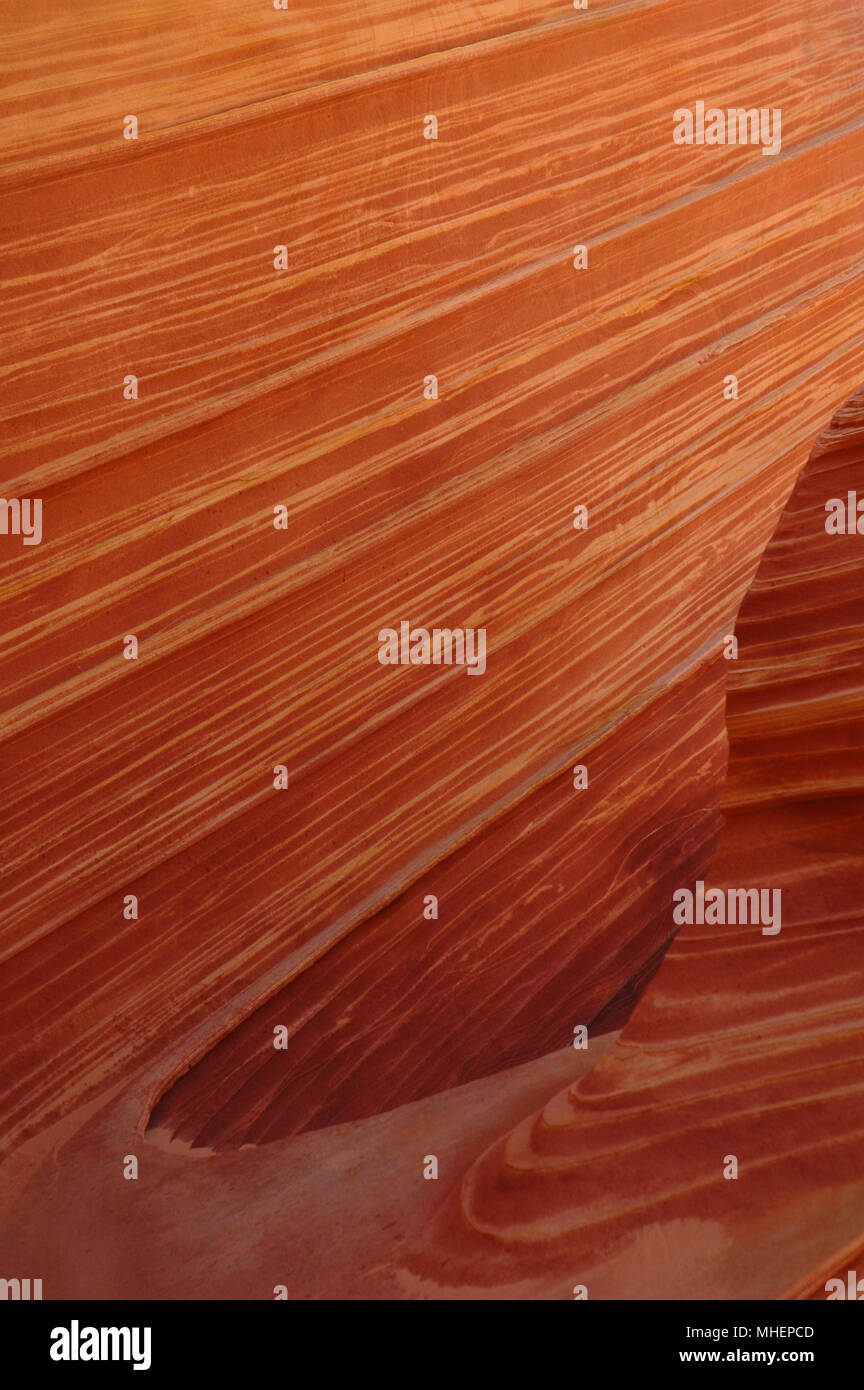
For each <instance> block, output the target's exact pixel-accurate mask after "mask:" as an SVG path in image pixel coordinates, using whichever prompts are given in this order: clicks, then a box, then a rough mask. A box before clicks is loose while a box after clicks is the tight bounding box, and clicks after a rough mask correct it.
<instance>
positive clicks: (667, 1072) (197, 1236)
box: [0, 0, 864, 1298]
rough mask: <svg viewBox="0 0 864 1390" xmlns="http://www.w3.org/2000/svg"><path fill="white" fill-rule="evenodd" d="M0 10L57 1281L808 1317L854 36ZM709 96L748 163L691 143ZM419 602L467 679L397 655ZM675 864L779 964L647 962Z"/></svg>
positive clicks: (781, 19) (823, 1096)
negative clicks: (461, 648) (689, 1303)
mask: <svg viewBox="0 0 864 1390" xmlns="http://www.w3.org/2000/svg"><path fill="white" fill-rule="evenodd" d="M202 16H203V17H202ZM3 23H4V24H5V25H8V26H10V34H11V39H12V40H14V42H13V43H10V45H8V46H6V51H7V56H6V57H5V58H3V59H2V62H3V66H4V69H5V71H4V77H5V83H4V86H5V90H6V92H7V98H6V101H5V103H4V106H3V107H2V108H0V134H2V135H3V136H4V147H5V148H6V150H7V160H6V164H5V166H4V169H3V171H2V174H0V183H2V191H3V195H4V205H5V208H6V213H7V216H6V231H5V233H4V238H3V239H4V263H5V267H6V276H7V281H8V291H7V294H6V297H5V300H4V303H3V306H2V310H0V312H2V314H3V316H4V321H5V327H6V332H5V333H4V335H3V340H4V343H5V344H6V353H7V364H6V368H5V373H4V375H5V380H6V385H7V395H8V398H9V405H8V406H7V408H6V411H5V415H6V423H7V449H8V458H7V459H6V461H5V464H4V480H5V481H4V485H3V490H4V495H5V496H7V497H39V498H41V499H42V502H43V509H44V538H43V541H42V543H41V544H40V545H38V546H34V547H23V546H22V545H21V542H20V538H19V537H15V536H11V535H3V536H0V587H2V593H3V599H4V603H3V615H4V623H3V630H2V635H0V651H2V671H3V681H2V683H0V699H2V727H0V735H2V757H0V804H2V806H3V815H2V822H3V826H2V849H3V865H4V884H3V888H2V923H0V952H2V956H0V960H2V966H0V971H2V978H0V998H2V1004H3V1017H4V1034H5V1038H4V1056H3V1063H2V1068H3V1075H4V1085H3V1099H2V1108H0V1118H2V1125H0V1131H2V1134H3V1136H4V1139H3V1147H4V1149H5V1150H6V1151H7V1153H8V1157H7V1161H6V1163H5V1164H4V1166H3V1168H2V1169H0V1194H2V1195H3V1198H4V1201H3V1206H4V1215H3V1221H4V1226H5V1229H6V1236H5V1248H6V1249H7V1250H8V1251H9V1252H11V1253H12V1254H14V1255H15V1256H18V1257H20V1258H21V1259H24V1258H25V1257H26V1263H27V1268H28V1269H29V1268H31V1267H32V1266H33V1264H34V1260H36V1262H37V1263H38V1264H39V1267H40V1268H41V1269H44V1275H43V1278H44V1280H45V1287H46V1297H51V1296H55V1297H57V1296H63V1295H64V1294H79V1293H82V1292H86V1293H89V1294H91V1295H92V1296H95V1297H116V1296H127V1297H128V1296H144V1297H187V1296H191V1297H201V1296H204V1297H232V1296H240V1297H250V1298H252V1297H270V1296H272V1287H273V1285H274V1284H276V1283H285V1284H287V1285H288V1286H289V1288H290V1291H291V1295H292V1296H293V1297H320V1296H326V1297H330V1296H349V1297H351V1296H368V1295H370V1294H371V1296H375V1297H394V1296H395V1297H408V1298H414V1297H450V1298H452V1297H457V1298H458V1297H483V1296H488V1295H489V1294H490V1293H491V1294H492V1295H493V1296H500V1297H509V1298H512V1297H569V1296H570V1289H571V1288H572V1285H573V1284H574V1283H577V1282H588V1283H589V1284H590V1287H591V1291H592V1296H597V1297H636V1296H644V1293H645V1288H646V1282H647V1283H650V1288H651V1291H652V1294H653V1295H654V1296H659V1297H690V1296H705V1297H717V1296H732V1297H777V1296H781V1295H788V1296H799V1295H801V1296H810V1294H812V1293H813V1291H814V1289H815V1290H816V1291H817V1292H818V1288H819V1287H820V1285H819V1279H820V1278H821V1276H822V1272H823V1270H833V1268H834V1264H833V1263H832V1262H834V1261H835V1260H842V1259H843V1258H845V1256H844V1251H845V1250H846V1249H847V1248H852V1247H854V1246H855V1242H856V1241H858V1242H859V1243H860V1239H861V1238H862V1228H864V1204H862V1200H861V1199H862V1193H861V1190H860V1180H859V1178H858V1177H857V1176H856V1171H855V1152H856V1146H857V1147H860V1144H859V1143H858V1140H857V1137H856V1133H857V1128H858V1127H859V1123H860V1119H861V1113H862V1112H861V1106H862V1090H861V1087H862V1085H864V1082H862V1065H861V1060H860V1053H861V1045H862V1037H861V1029H862V1022H861V1020H862V1013H861V997H860V996H861V987H860V962H859V961H858V951H859V950H860V946H856V941H860V938H861V929H860V926H861V924H860V921H859V920H858V919H859V917H860V892H859V889H860V886H861V885H860V878H861V858H860V851H859V849H858V842H859V841H860V827H861V816H860V810H861V807H860V799H859V798H860V793H861V785H860V784H861V771H862V761H861V760H862V734H861V717H862V704H861V693H860V690H861V667H860V655H859V653H860V641H858V638H859V626H860V623H859V618H858V613H859V612H860V597H861V595H860V592H859V591H860V586H861V584H862V582H864V579H862V575H864V567H862V560H860V559H859V556H861V555H864V550H862V547H864V539H862V538H861V537H855V536H849V537H842V536H829V535H828V534H827V532H826V531H825V529H824V502H825V500H826V499H827V497H828V496H835V495H837V496H843V495H845V492H846V490H847V489H854V488H855V487H856V486H857V487H860V488H861V491H862V495H864V482H862V481H861V479H862V471H864V470H862V463H864V444H862V439H864V430H862V414H861V401H860V398H854V399H853V393H854V391H855V389H856V388H857V387H858V386H859V385H860V383H861V382H862V381H864V335H862V332H861V328H860V318H861V316H860V303H861V276H862V250H864V223H862V219H861V207H860V185H861V178H860V175H861V124H862V120H864V105H862V98H861V92H860V81H859V77H858V72H859V67H860V63H859V53H860V45H861V40H862V37H864V35H862V18H861V13H860V8H859V7H858V6H857V4H856V3H854V0H828V3H826V4H824V5H823V6H821V7H820V8H819V9H818V11H815V10H813V11H804V12H801V13H797V12H796V14H795V15H794V17H793V16H790V14H789V12H788V10H787V8H786V7H784V6H782V5H780V4H779V3H777V2H776V0H759V3H757V4H755V5H754V3H753V0H746V3H745V0H725V2H724V5H723V7H722V15H721V14H719V13H718V11H717V10H716V9H715V7H699V6H693V5H692V4H690V3H689V0H688V2H687V3H685V0H650V2H649V0H646V3H641V4H636V5H633V4H629V3H628V4H624V3H613V2H611V0H610V3H606V4H603V3H600V0H597V3H596V4H592V6H591V8H590V9H589V11H587V12H585V13H577V12H575V11H573V10H572V8H569V7H567V6H566V5H562V4H560V3H558V2H557V0H556V2H555V3H552V2H551V0H521V2H520V0H486V3H480V4H474V5H471V6H454V5H452V4H449V3H448V4H445V3H443V0H436V3H432V4H429V5H424V6H421V7H418V8H417V10H416V13H414V12H413V11H412V13H411V15H410V17H409V16H407V15H406V12H405V7H404V6H403V5H401V4H400V5H396V4H395V3H394V4H391V3H390V0H374V3H373V4H369V5H367V6H365V7H364V16H363V18H362V19H360V20H358V18H357V10H356V7H355V6H354V5H353V4H352V5H349V4H347V2H346V3H341V0H340V3H337V4H333V5H328V6H327V7H326V9H323V8H322V7H320V6H317V5H306V6H299V7H296V6H294V7H292V8H291V10H289V11H286V12H281V11H276V10H274V9H273V8H272V7H268V6H265V5H264V4H258V3H257V0H256V3H252V0H243V3H242V4H234V3H231V4H229V3H228V0H219V3H217V4H214V5H211V6H208V7H207V10H206V13H205V12H202V9H201V7H200V6H197V5H193V4H192V3H191V0H182V3H179V4H178V3H174V4H172V5H171V6H170V7H169V6H167V5H166V4H165V3H164V2H163V0H134V3H133V4H131V5H128V6H125V7H124V16H123V29H122V33H121V31H120V29H119V28H118V23H119V21H118V18H117V15H116V11H115V9H114V7H112V6H109V5H108V4H107V3H105V0H86V3H85V4H84V5H83V6H82V5H79V4H76V5H72V4H71V3H68V4H65V5H61V6H60V7H59V16H54V17H52V22H51V24H50V25H49V24H48V23H47V21H43V20H40V19H39V18H38V16H35V15H34V14H33V13H32V7H29V6H23V5H19V4H13V5H10V6H7V10H6V16H5V18H4V20H3ZM111 36H113V38H114V40H116V44H115V48H114V49H112V51H113V52H115V54H116V56H115V58H114V60H113V61H111V62H108V61H107V60H106V58H105V57H104V54H105V52H106V42H107V41H108V40H109V39H110V38H111ZM700 98H705V99H706V100H708V101H711V102H714V103H716V105H717V106H718V107H734V106H748V107H756V108H761V107H767V108H782V111H783V147H782V151H781V152H780V153H779V154H778V155H776V156H772V157H767V158H766V157H764V155H763V153H762V151H761V149H760V148H758V147H754V146H744V145H742V146H731V145H729V146H723V147H707V146H702V147H699V146H693V147H681V146H676V145H675V144H674V143H673V141H672V117H673V112H674V111H675V109H676V108H680V107H682V106H691V105H693V104H694V102H695V101H696V100H697V99H700ZM129 114H134V115H135V116H136V119H137V121H138V138H137V140H130V139H125V138H124V136H123V129H124V121H125V120H126V118H127V116H128V115H129ZM429 114H434V115H435V116H436V119H437V121H438V138H437V140H428V139H424V122H425V119H426V117H427V116H428V115H429ZM578 245H584V246H586V247H587V256H588V263H587V268H586V269H576V268H575V267H574V247H576V246H578ZM280 246H284V247H285V248H286V256H287V268H286V269H277V268H276V265H277V264H280V263H281V262H280V257H279V256H278V255H276V254H275V249H276V248H277V247H280ZM577 259H578V258H577ZM730 374H732V375H734V376H735V377H736V378H737V381H738V394H737V396H731V397H730V395H729V392H728V390H726V389H724V384H725V383H726V382H727V380H728V378H729V376H730ZM430 375H433V376H434V377H435V378H436V379H437V384H438V394H437V398H436V397H435V396H434V395H433V396H431V397H430V396H429V395H428V394H424V383H426V382H427V381H428V379H429V377H430ZM130 376H134V377H135V378H136V379H137V383H138V388H137V389H138V395H137V398H136V397H135V396H134V395H133V396H131V397H130V396H129V391H128V388H127V390H126V391H125V392H124V382H127V381H128V379H129V377H130ZM847 402H848V405H846V406H845V408H844V409H843V410H841V411H840V414H839V415H837V414H836V412H837V411H838V408H839V407H841V406H844V403H847ZM835 416H836V418H834V417H835ZM832 419H834V424H833V425H832V426H831V428H830V430H828V431H827V433H825V432H824V431H825V427H826V425H828V423H829V422H830V421H831V420H832ZM817 437H819V443H818V445H817V447H816V448H815V450H813V453H812V457H810V456H811V449H812V448H813V444H814V440H816V439H817ZM808 457H810V462H809V464H807V467H806V468H805V467H804V465H805V463H807V460H808ZM802 470H803V471H802ZM796 480H797V484H796ZM793 489H794V491H793ZM790 493H791V494H792V495H791V499H790ZM579 505H582V506H585V507H587V508H588V515H589V522H588V527H587V529H586V530H581V531H580V530H576V529H574V526H573V512H574V507H575V506H579ZM784 506H785V510H784ZM277 507H285V508H286V516H287V524H286V528H285V529H277V528H276V527H275V526H274V508H277ZM781 513H782V520H781ZM778 521H779V522H780V525H779V529H775V528H777V527H778ZM772 536H773V539H772ZM769 542H770V544H769ZM766 546H767V547H768V548H767V550H766ZM763 551H764V552H765V554H764V556H763ZM757 571H758V573H757ZM754 577H755V582H754ZM745 593H746V595H747V597H746V600H745V601H744V606H743V608H742V609H741V613H740V616H737V615H738V610H739V607H740V606H741V603H742V599H743V598H744V595H745ZM736 616H737V627H736ZM401 620H408V621H410V622H411V623H416V624H419V625H425V626H426V627H433V626H447V627H453V626H458V625H466V626H468V625H471V626H474V627H480V626H482V627H484V628H485V629H486V631H487V633H488V661H487V669H486V672H485V673H484V674H483V675H482V677H478V678H477V679H471V678H469V677H468V676H467V673H466V672H465V670H464V669H458V668H443V667H442V668H434V667H423V666H419V667H411V666H408V667H394V668H389V667H384V666H381V665H380V664H379V663H378V661H377V659H376V650H377V635H378V632H379V630H380V629H382V628H383V627H387V626H393V625H395V626H398V624H399V622H400V621H401ZM733 632H735V633H736V634H737V636H738V639H739V646H740V650H739V657H738V660H737V662H731V661H726V660H724V657H723V647H724V639H725V638H726V636H727V635H729V634H731V633H733ZM129 634H132V635H135V636H136V637H137V639H138V643H139V655H138V658H137V660H134V661H127V660H125V659H124V656H123V648H124V639H125V638H126V636H127V635H129ZM856 642H857V650H856ZM727 676H728V678H729V690H728V699H727V690H726V685H727ZM727 726H728V730H729V736H730V740H731V745H730V746H731V757H730V760H729V767H728V778H727V767H726V760H727V736H726V730H727ZM577 765H584V766H585V767H586V768H587V769H588V773H589V781H588V786H587V787H586V788H584V789H582V790H575V789H574V786H573V774H572V769H573V768H574V766H577ZM276 766H284V767H285V769H286V780H287V786H286V788H285V789H284V790H276V788H275V787H274V768H275V767H276ZM724 814H725V828H723V815H724ZM721 829H722V833H721ZM709 866H710V867H709ZM700 877H701V878H705V879H706V880H707V881H709V882H710V883H711V884H716V885H718V886H726V885H729V886H743V887H746V886H749V885H750V884H759V885H763V884H764V885H772V884H774V885H777V886H781V887H782V889H783V894H784V897H783V903H784V919H783V929H782V932H781V933H780V935H779V936H778V937H776V938H767V937H763V936H762V935H761V934H760V933H759V931H758V928H756V929H752V928H751V929H742V928H738V927H723V928H719V929H718V928H716V927H702V928H699V927H696V926H693V927H691V928H683V929H682V931H681V933H680V935H679V936H678V937H677V938H676V939H675V941H674V942H673V943H672V944H671V946H670V940H671V938H672V935H673V933H674V931H675V927H674V924H673V922H672V918H671V894H672V892H673V891H674V889H675V888H676V887H678V886H680V885H691V886H692V884H693V882H695V881H696V880H697V879H699V878H700ZM132 895H134V897H135V898H136V899H137V903H138V916H137V918H136V917H131V916H128V915H124V904H125V903H126V902H127V900H128V899H129V897H130V896H132ZM429 895H434V896H435V898H437V901H438V916H437V918H429V917H425V916H424V901H425V900H426V899H427V897H428V896H429ZM856 914H857V915H856ZM661 959H662V964H660V962H661ZM658 965H659V971H658ZM655 972H657V973H656V974H655ZM640 995H641V996H642V997H641V1002H640V1003H639V1004H638V1005H637V1007H636V1009H635V1011H634V1012H632V1013H631V1010H632V1009H633V1005H634V1002H635V1001H636V999H637V998H638V997H639V996H640ZM580 1024H584V1025H588V1027H589V1035H590V1038H591V1042H590V1044H589V1049H588V1052H587V1053H584V1054H582V1053H580V1052H578V1051H575V1050H574V1049H573V1048H572V1047H570V1046H569V1044H570V1040H571V1039H572V1037H573V1029H574V1026H576V1025H580ZM274 1027H284V1028H285V1029H286V1030H287V1041H288V1045H287V1047H285V1048H284V1049H275V1048H274V1046H273V1038H274V1033H273V1030H274ZM619 1030H621V1031H620V1036H617V1037H613V1036H612V1034H617V1033H618V1031H619ZM571 1081H572V1083H573V1084H572V1087H571V1089H570V1090H569V1091H565V1092H561V1087H562V1086H563V1085H565V1084H567V1083H568V1082H571ZM550 1096H554V1097H555V1099H553V1100H550V1099H549V1097H550ZM544 1107H545V1108H544ZM538 1116H541V1117H542V1118H538ZM252 1146H254V1147H252ZM430 1152H431V1153H435V1154H436V1155H437V1156H438V1158H439V1162H440V1168H441V1177H440V1179H439V1181H438V1183H425V1182H424V1181H423V1179H422V1160H423V1156H424V1155H425V1154H427V1153H430ZM130 1153H132V1154H135V1155H137V1157H138V1159H139V1163H140V1168H141V1177H140V1178H139V1180H138V1181H137V1182H126V1181H124V1180H123V1176H122V1171H123V1160H124V1155H126V1154H130ZM727 1153H735V1154H738V1157H739V1159H740V1163H741V1177H740V1178H739V1179H738V1181H737V1182H727V1181H725V1180H723V1179H722V1176H721V1169H722V1159H723V1156H724V1155H725V1154H727ZM94 1208H95V1209H96V1210H98V1211H99V1213H100V1220H99V1224H98V1229H97V1231H96V1232H95V1234H94V1233H93V1232H92V1231H89V1233H88V1231H87V1230H85V1227H84V1225H83V1224H82V1223H83V1220H84V1218H83V1215H82V1212H83V1211H85V1210H93V1209H94ZM348 1226H351V1232H352V1233H351V1234H350V1235H348V1234H346V1233H345V1232H346V1231H347V1228H348ZM334 1227H335V1228H336V1229H339V1230H341V1231H342V1233H343V1235H342V1238H341V1243H340V1244H338V1245H337V1251H336V1253H335V1254H334V1247H333V1241H332V1231H333V1229H334ZM286 1236H290V1240H291V1247H292V1251H293V1254H292V1262H291V1268H290V1269H288V1268H286V1267H285V1257H284V1248H285V1241H286ZM85 1244H86V1248H87V1251H88V1256H87V1259H86V1260H82V1259H81V1255H80V1251H81V1250H82V1249H83V1248H84V1246H85ZM325 1252H327V1253H326V1254H325ZM360 1270H363V1271H365V1274H364V1284H363V1290H362V1291H361V1290H360V1289H359V1288H358V1286H357V1279H358V1272H359V1271H360ZM582 1276H584V1277H582ZM825 1277H827V1275H826V1276H825ZM814 1280H815V1281H816V1282H815V1283H814ZM822 1285H823V1286H824V1279H822Z"/></svg>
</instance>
